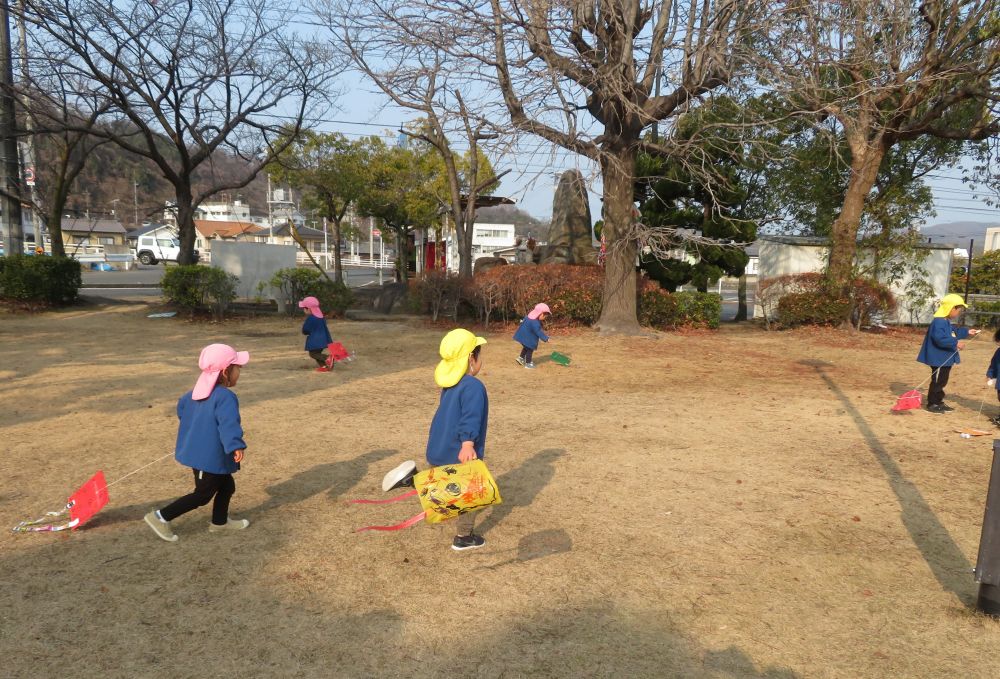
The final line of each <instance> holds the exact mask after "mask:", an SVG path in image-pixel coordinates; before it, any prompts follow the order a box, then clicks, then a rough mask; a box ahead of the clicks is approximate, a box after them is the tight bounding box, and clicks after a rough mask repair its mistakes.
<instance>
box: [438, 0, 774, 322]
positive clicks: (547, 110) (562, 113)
mask: <svg viewBox="0 0 1000 679" xmlns="http://www.w3.org/2000/svg"><path fill="white" fill-rule="evenodd" d="M766 5H767V3H764V2H755V1H753V0H751V1H741V0H688V1H687V2H681V1H674V0H481V1H469V2H457V1H452V2H443V3H436V4H435V6H436V7H442V6H443V7H446V8H448V10H449V13H448V16H447V17H443V16H442V15H441V13H440V12H438V13H437V14H435V13H433V12H425V14H427V15H428V16H431V17H441V20H440V21H439V26H440V27H441V30H445V27H446V26H450V25H456V26H461V27H462V28H461V29H456V30H462V31H463V32H464V33H465V36H467V37H466V39H465V42H463V43H461V44H464V45H465V46H466V47H467V49H466V52H465V55H464V56H466V57H468V58H469V59H472V60H475V61H476V62H477V65H476V66H474V67H472V68H473V70H474V72H477V73H483V74H485V73H486V72H489V73H490V77H489V79H490V81H491V82H492V83H493V87H494V88H495V91H496V92H498V93H499V95H498V96H499V97H501V98H502V110H503V114H504V115H505V116H506V117H508V119H509V120H510V121H511V123H512V124H513V125H514V126H515V127H516V128H517V129H518V130H521V131H523V132H527V133H530V134H532V135H537V136H539V137H541V138H543V139H545V140H547V141H549V142H551V143H552V144H555V145H557V146H560V147H562V148H565V149H568V150H569V151H572V152H573V153H577V154H579V155H581V156H584V157H586V158H589V159H591V160H592V161H594V162H595V163H597V164H598V166H599V167H600V173H601V182H602V198H603V201H604V208H603V212H604V215H603V216H604V231H603V234H604V237H605V239H606V241H607V243H608V253H607V258H606V265H605V266H606V275H605V286H604V293H603V308H602V311H601V318H600V320H599V321H598V324H597V325H598V327H599V328H600V329H601V330H602V331H603V332H626V333H631V332H637V331H638V328H639V326H638V321H637V317H636V286H635V262H636V254H637V251H638V248H639V247H642V246H643V245H644V243H643V242H642V241H643V239H648V238H655V237H657V234H650V233H645V232H643V230H642V229H641V225H639V224H638V223H637V221H636V219H635V217H636V208H635V203H634V198H633V191H634V183H635V166H636V158H637V155H638V153H639V152H640V150H649V151H653V152H658V153H665V154H668V155H671V156H672V157H678V156H681V155H682V154H683V150H682V149H681V148H680V147H678V146H676V145H674V144H672V141H671V137H670V135H669V134H665V135H664V136H662V137H658V138H655V137H653V136H651V135H644V133H645V132H646V131H647V130H649V128H651V127H652V126H654V125H655V124H657V123H659V122H661V121H671V120H673V119H675V118H676V117H677V116H679V115H681V114H683V113H684V112H686V111H688V110H690V109H691V107H693V106H695V105H697V102H698V100H699V99H700V98H701V97H703V96H705V95H707V94H708V93H710V92H712V91H713V90H715V89H718V88H720V87H723V86H725V85H726V84H727V83H729V82H730V81H731V80H732V78H733V77H734V76H735V75H736V74H737V71H738V69H739V66H740V64H742V63H743V62H744V59H745V54H744V52H745V51H746V50H748V49H749V48H750V47H751V40H750V35H751V33H752V32H753V31H758V30H763V27H764V25H765V22H764V11H765V9H766ZM661 89H662V91H663V93H662V94H661V93H660V91H661ZM666 127H667V128H669V125H667V126H666Z"/></svg>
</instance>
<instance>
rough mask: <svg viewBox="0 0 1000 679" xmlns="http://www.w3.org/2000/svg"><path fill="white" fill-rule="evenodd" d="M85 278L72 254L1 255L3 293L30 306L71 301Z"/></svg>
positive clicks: (1, 291)
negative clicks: (53, 255)
mask: <svg viewBox="0 0 1000 679" xmlns="http://www.w3.org/2000/svg"><path fill="white" fill-rule="evenodd" d="M81 285H83V281H82V278H81V273H80V263H79V262H78V261H76V260H75V259H72V258H70V257H43V256H32V257H27V256H25V255H12V256H9V257H0V297H3V298H4V299H7V300H10V301H12V302H15V303H18V304H23V305H27V306H32V307H33V306H63V305H66V304H72V303H73V302H75V301H76V300H77V298H78V297H79V294H80V287H81Z"/></svg>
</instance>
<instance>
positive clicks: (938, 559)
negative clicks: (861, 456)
mask: <svg viewBox="0 0 1000 679" xmlns="http://www.w3.org/2000/svg"><path fill="white" fill-rule="evenodd" d="M800 363H801V364H803V365H808V366H810V367H812V368H813V369H815V370H816V374H817V375H819V378H820V379H821V380H823V382H824V383H825V384H826V386H827V387H829V389H830V391H831V392H833V394H834V395H835V396H836V397H837V400H839V401H840V403H841V405H842V406H843V407H844V409H845V410H846V411H847V413H848V415H850V416H851V419H853V420H854V425H855V426H856V427H857V429H858V431H859V432H860V433H861V436H862V437H863V438H864V440H865V443H866V444H867V445H868V449H869V450H870V451H871V452H872V455H873V456H874V457H875V460H876V461H877V462H878V463H879V465H881V467H882V471H883V472H884V473H885V476H886V480H887V481H888V482H889V487H890V488H892V492H893V493H895V495H896V499H897V500H898V502H899V507H900V510H901V514H900V518H901V519H902V521H903V525H904V526H905V527H906V530H907V532H909V534H910V538H911V539H912V540H913V544H914V545H916V547H917V549H919V550H920V554H921V555H922V556H923V558H924V561H925V562H927V565H928V566H929V567H930V569H931V572H932V573H933V574H934V577H935V578H936V579H937V581H938V583H939V584H940V585H941V587H942V588H944V589H946V590H948V591H950V592H952V593H954V594H955V596H957V597H958V598H959V600H960V601H961V602H962V603H963V604H965V605H966V606H970V607H971V606H972V605H973V604H974V603H975V598H976V595H975V591H974V584H973V582H972V578H970V577H969V573H970V572H971V571H972V565H971V564H970V563H969V560H968V559H966V558H965V554H963V553H962V550H961V549H959V547H958V545H957V544H955V540H954V539H952V537H951V534H950V533H949V532H948V529H947V528H945V527H944V525H943V524H942V523H941V521H940V520H939V519H938V517H937V515H936V514H935V513H934V510H932V509H931V507H930V505H929V504H928V503H927V500H926V499H924V496H923V494H922V493H921V492H920V489H919V488H917V486H916V484H914V483H913V482H912V481H910V480H909V479H907V478H906V477H905V476H903V473H902V471H900V469H899V465H897V464H896V461H895V460H893V459H892V456H891V455H890V454H889V451H888V450H886V447H885V446H884V445H883V444H882V442H881V441H880V440H879V438H878V436H876V434H875V431H874V430H873V429H872V428H871V425H870V424H868V421H867V420H866V419H865V418H864V416H863V415H862V414H861V412H860V411H859V410H858V409H857V408H856V407H855V406H854V404H853V403H851V400H850V399H849V398H848V397H847V394H845V393H844V392H843V390H841V388H840V387H839V386H837V384H836V382H834V381H833V380H832V379H831V378H830V376H829V375H827V374H826V370H825V368H826V366H825V365H823V364H821V363H820V362H814V361H800ZM900 393H902V392H900Z"/></svg>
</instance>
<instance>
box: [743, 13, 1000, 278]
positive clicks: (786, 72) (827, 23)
mask: <svg viewBox="0 0 1000 679" xmlns="http://www.w3.org/2000/svg"><path fill="white" fill-rule="evenodd" d="M774 12H775V16H776V18H777V19H779V21H778V24H777V26H780V27H781V28H780V30H774V31H772V32H771V33H769V34H768V35H767V36H766V39H763V40H762V41H761V42H760V49H759V51H758V54H759V56H760V58H759V59H758V60H756V62H755V64H754V70H755V71H756V74H757V76H758V77H759V78H760V79H761V81H762V82H763V84H764V85H765V86H767V87H768V88H770V89H773V90H775V91H777V92H778V93H780V94H781V95H782V96H783V97H784V98H785V99H786V101H788V102H789V106H790V110H791V111H792V114H793V115H799V116H802V117H804V118H806V119H808V120H810V121H812V122H813V124H814V125H815V126H816V128H817V130H820V131H823V130H826V131H831V130H832V132H833V133H834V134H838V135H840V134H842V135H843V137H844V139H845V140H846V143H847V146H848V148H849V150H850V159H849V162H850V179H849V181H848V185H847V189H846V191H845V193H844V196H843V204H842V207H841V209H840V213H839V215H838V216H837V218H836V219H835V221H834V222H833V225H832V229H831V232H832V233H831V235H832V242H831V248H830V260H829V268H828V276H829V281H830V283H831V286H832V287H833V288H834V289H835V290H836V291H837V292H838V293H840V294H846V293H848V292H849V288H850V281H851V280H852V278H853V270H854V269H853V267H854V264H855V259H856V251H857V238H858V229H859V226H860V224H861V220H862V216H863V212H864V209H865V204H866V201H867V200H868V199H869V198H870V196H871V195H872V190H873V187H874V186H875V183H876V179H877V177H878V173H879V168H880V167H882V165H883V162H884V161H886V159H887V156H888V152H889V150H890V149H892V148H893V147H894V146H896V145H897V144H899V143H900V142H904V141H907V140H912V139H917V138H919V137H923V136H932V137H940V138H942V139H957V140H981V139H985V138H987V137H989V136H991V135H996V134H997V133H998V132H1000V118H998V115H997V114H998V113H1000V110H998V108H997V102H998V82H997V81H998V76H1000V1H998V0H965V1H962V2H959V1H956V0H927V1H926V2H921V1H895V0H796V1H794V2H784V3H776V4H775V6H774ZM831 123H833V124H832V126H831Z"/></svg>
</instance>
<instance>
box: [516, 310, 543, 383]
mask: <svg viewBox="0 0 1000 679" xmlns="http://www.w3.org/2000/svg"><path fill="white" fill-rule="evenodd" d="M550 315H552V312H551V311H550V310H549V305H548V304H544V303H542V304H536V305H535V308H534V309H532V310H531V311H529V312H528V317H527V318H525V319H524V320H523V321H521V325H519V326H518V328H517V332H515V333H514V339H515V340H517V341H518V342H520V343H521V355H520V356H518V357H517V358H516V359H514V360H516V361H517V364H518V365H523V366H524V367H525V368H534V367H535V362H534V361H532V360H531V357H532V354H534V353H535V349H537V348H538V340H542V341H543V342H548V341H549V336H548V335H546V334H545V328H544V326H543V325H542V323H544V322H545V319H546V318H548V317H549V316H550Z"/></svg>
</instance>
